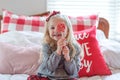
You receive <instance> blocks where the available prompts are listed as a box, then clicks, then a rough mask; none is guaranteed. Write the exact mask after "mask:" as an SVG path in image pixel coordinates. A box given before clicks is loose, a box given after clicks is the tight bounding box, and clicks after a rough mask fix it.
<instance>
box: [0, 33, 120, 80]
mask: <svg viewBox="0 0 120 80" xmlns="http://www.w3.org/2000/svg"><path fill="white" fill-rule="evenodd" d="M42 37H43V34H42V33H38V32H23V31H21V32H20V31H19V32H8V33H4V34H2V35H0V41H1V42H8V43H11V44H14V45H17V46H33V45H39V44H41V41H42ZM98 41H99V43H100V46H101V50H102V52H103V55H104V58H105V60H106V62H107V64H109V66H110V68H111V71H112V73H113V74H112V75H109V76H99V75H98V76H92V77H81V78H79V79H78V80H120V69H119V68H120V63H119V61H120V60H119V59H120V50H119V49H120V43H118V42H115V41H112V44H111V40H107V41H106V39H102V41H101V38H99V40H98ZM104 44H106V45H104ZM113 44H114V45H113ZM116 44H117V46H116ZM110 46H111V47H110ZM107 51H108V52H109V53H110V52H111V53H110V54H109V55H107V54H108V53H107ZM114 54H115V55H114ZM111 56H112V57H111ZM116 57H117V59H115V58H116ZM28 76H29V75H27V74H14V75H10V74H0V80H27V77H28Z"/></svg>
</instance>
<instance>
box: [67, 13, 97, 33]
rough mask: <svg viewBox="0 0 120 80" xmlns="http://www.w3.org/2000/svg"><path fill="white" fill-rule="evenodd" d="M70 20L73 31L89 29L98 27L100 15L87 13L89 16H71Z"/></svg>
mask: <svg viewBox="0 0 120 80" xmlns="http://www.w3.org/2000/svg"><path fill="white" fill-rule="evenodd" d="M69 18H70V21H71V22H72V26H73V31H81V30H84V29H88V28H90V27H92V26H96V27H97V23H98V15H95V14H93V15H87V16H78V17H71V16H69Z"/></svg>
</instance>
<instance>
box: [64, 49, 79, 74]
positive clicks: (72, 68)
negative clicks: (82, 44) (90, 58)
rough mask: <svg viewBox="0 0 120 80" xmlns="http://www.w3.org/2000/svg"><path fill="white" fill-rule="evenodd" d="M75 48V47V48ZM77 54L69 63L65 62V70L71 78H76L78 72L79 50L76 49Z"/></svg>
mask: <svg viewBox="0 0 120 80" xmlns="http://www.w3.org/2000/svg"><path fill="white" fill-rule="evenodd" d="M75 48H76V47H75ZM76 49H77V50H76V51H77V53H76V55H75V57H74V58H73V59H71V60H70V61H65V62H64V63H65V70H66V72H67V73H68V74H69V75H71V76H78V71H79V70H80V64H81V61H80V49H79V48H76Z"/></svg>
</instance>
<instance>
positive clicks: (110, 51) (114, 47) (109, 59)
mask: <svg viewBox="0 0 120 80" xmlns="http://www.w3.org/2000/svg"><path fill="white" fill-rule="evenodd" d="M100 47H101V51H102V53H103V56H104V58H105V61H106V63H107V64H108V65H109V66H110V67H113V68H120V43H119V42H118V41H115V40H109V39H106V40H103V41H101V43H100Z"/></svg>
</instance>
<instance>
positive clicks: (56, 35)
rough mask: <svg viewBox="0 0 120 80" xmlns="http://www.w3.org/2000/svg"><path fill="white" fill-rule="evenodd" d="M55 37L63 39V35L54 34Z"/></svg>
mask: <svg viewBox="0 0 120 80" xmlns="http://www.w3.org/2000/svg"><path fill="white" fill-rule="evenodd" d="M53 36H54V37H61V36H62V34H53Z"/></svg>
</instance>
